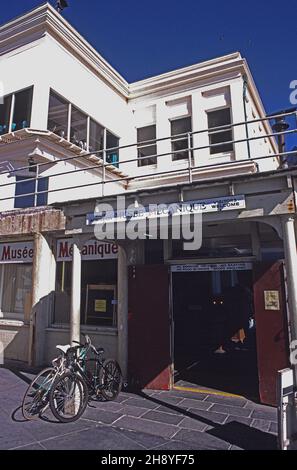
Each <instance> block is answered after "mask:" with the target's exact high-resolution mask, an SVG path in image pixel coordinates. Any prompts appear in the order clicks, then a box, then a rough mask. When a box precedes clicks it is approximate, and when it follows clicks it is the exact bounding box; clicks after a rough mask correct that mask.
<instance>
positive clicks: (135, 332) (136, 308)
mask: <svg viewBox="0 0 297 470" xmlns="http://www.w3.org/2000/svg"><path fill="white" fill-rule="evenodd" d="M128 335H129V378H130V381H131V383H132V384H134V386H137V387H138V388H151V389H157V390H167V389H169V388H171V382H172V360H171V352H170V317H169V275H168V267H167V266H164V265H141V266H130V268H129V333H128Z"/></svg>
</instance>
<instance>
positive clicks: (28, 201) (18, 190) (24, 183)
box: [14, 176, 48, 209]
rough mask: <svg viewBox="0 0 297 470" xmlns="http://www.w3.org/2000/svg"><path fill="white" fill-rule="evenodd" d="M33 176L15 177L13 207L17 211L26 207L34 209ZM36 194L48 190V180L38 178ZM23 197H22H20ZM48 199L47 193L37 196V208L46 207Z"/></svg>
mask: <svg viewBox="0 0 297 470" xmlns="http://www.w3.org/2000/svg"><path fill="white" fill-rule="evenodd" d="M32 178H33V176H27V177H25V176H16V185H15V196H21V197H16V198H15V200H14V207H15V208H16V209H17V208H19V209H21V208H22V209H25V208H26V207H34V206H35V204H34V202H35V201H34V194H32V193H34V192H35V179H32ZM37 190H38V192H42V191H47V190H48V178H46V177H44V178H39V179H38V185H37ZM22 195H24V196H22ZM47 199H48V193H47V192H45V193H42V194H38V195H37V206H46V205H47Z"/></svg>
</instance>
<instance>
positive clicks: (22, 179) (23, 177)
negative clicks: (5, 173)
mask: <svg viewBox="0 0 297 470" xmlns="http://www.w3.org/2000/svg"><path fill="white" fill-rule="evenodd" d="M32 175H33V173H32ZM32 175H22V174H17V173H16V174H15V192H14V209H24V208H26V207H43V206H47V205H48V187H49V177H48V176H39V177H37V176H35V178H34V177H33V176H32ZM18 178H20V179H19V181H18ZM42 181H46V183H47V184H46V186H47V189H46V192H43V191H44V189H43V188H41V189H40V187H39V185H40V183H41V182H42ZM26 182H28V183H31V184H32V186H34V189H33V191H34V192H35V191H36V195H37V198H36V204H35V194H31V191H30V192H26V193H24V194H22V193H21V194H16V192H17V187H19V188H20V185H19V184H20V183H26ZM33 191H32V193H33ZM39 191H41V192H40V193H39ZM16 196H17V197H16ZM22 197H23V198H33V204H32V205H28V204H25V205H24V206H16V202H17V201H20V200H22ZM40 198H45V204H39V199H40Z"/></svg>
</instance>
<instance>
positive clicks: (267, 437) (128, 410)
mask: <svg viewBox="0 0 297 470" xmlns="http://www.w3.org/2000/svg"><path fill="white" fill-rule="evenodd" d="M31 377H32V376H31V375H30V374H29V373H25V372H18V371H16V370H14V371H12V370H9V369H6V368H0V449H22V450H23V449H30V450H31V449H36V450H38V449H39V450H42V449H43V450H44V449H84V450H85V449H100V450H117V449H118V450H138V449H139V450H145V449H155V450H160V451H161V450H201V449H226V450H227V449H275V448H276V446H277V443H276V432H277V412H276V409H275V408H271V407H267V406H263V405H259V404H255V403H253V402H251V401H248V400H246V399H242V398H235V397H225V396H218V395H208V394H207V393H191V392H184V391H175V390H172V391H166V392H152V391H148V392H147V391H145V392H143V393H141V394H140V395H135V394H131V393H121V394H120V396H119V397H118V399H117V400H116V401H115V402H109V403H108V402H91V403H90V406H89V407H88V408H87V410H86V412H85V414H84V415H83V417H82V418H81V419H80V420H79V421H77V422H76V423H71V424H61V423H57V422H55V421H54V418H53V417H52V415H51V414H50V413H48V414H46V415H45V416H44V417H43V418H42V419H38V420H36V421H31V422H26V421H24V419H23V417H22V414H21V410H20V404H21V400H22V396H23V394H24V392H25V389H26V387H27V382H28V381H29V380H30V379H31Z"/></svg>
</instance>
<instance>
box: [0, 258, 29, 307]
mask: <svg viewBox="0 0 297 470" xmlns="http://www.w3.org/2000/svg"><path fill="white" fill-rule="evenodd" d="M31 289H32V264H5V265H4V266H3V295H2V305H1V310H2V312H4V313H15V314H23V313H24V310H25V304H26V302H27V301H28V297H29V296H30V295H31Z"/></svg>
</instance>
